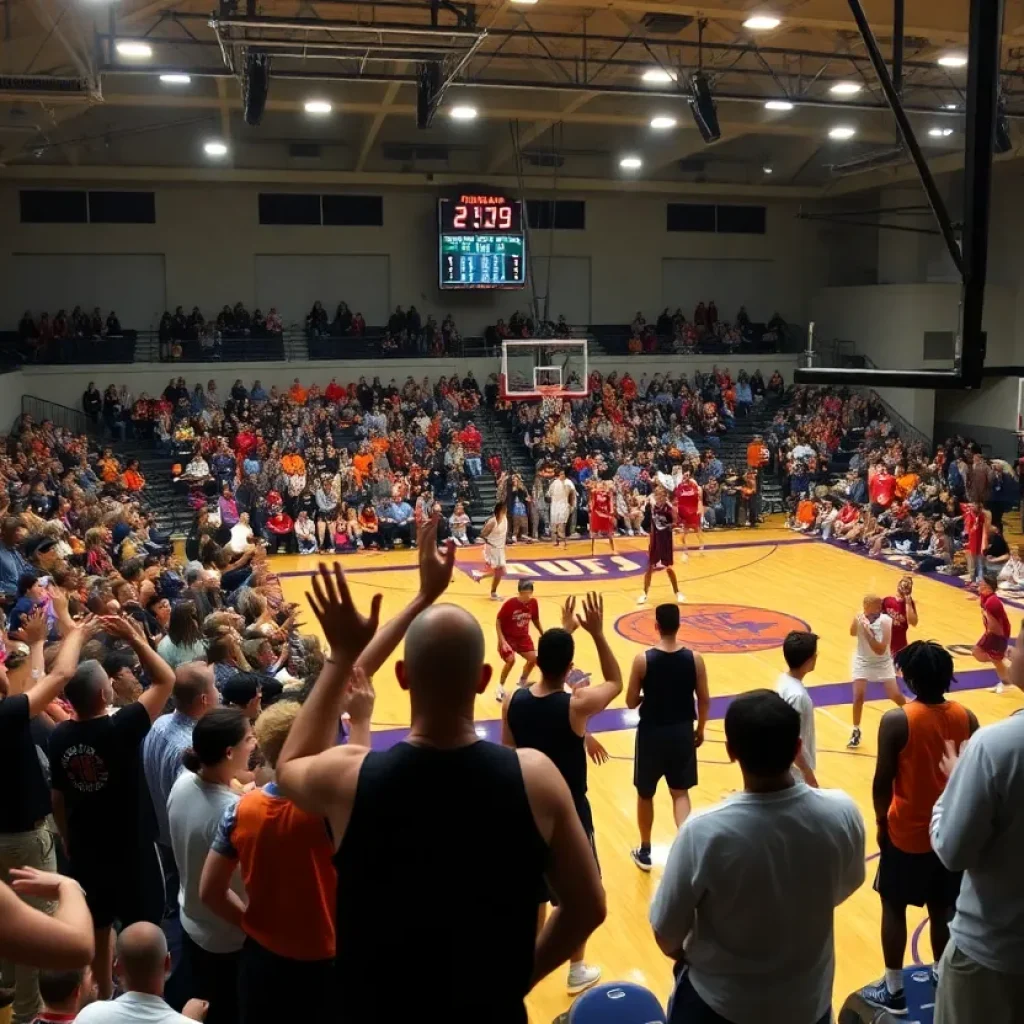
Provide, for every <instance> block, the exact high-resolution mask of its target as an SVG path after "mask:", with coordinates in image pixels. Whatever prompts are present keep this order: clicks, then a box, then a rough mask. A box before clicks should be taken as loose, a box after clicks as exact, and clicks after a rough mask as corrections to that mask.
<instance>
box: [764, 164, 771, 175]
mask: <svg viewBox="0 0 1024 1024" xmlns="http://www.w3.org/2000/svg"><path fill="white" fill-rule="evenodd" d="M761 170H762V171H764V173H765V174H771V173H772V169H771V168H770V167H767V166H766V167H762V168H761Z"/></svg>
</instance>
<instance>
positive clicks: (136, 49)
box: [115, 39, 153, 60]
mask: <svg viewBox="0 0 1024 1024" xmlns="http://www.w3.org/2000/svg"><path fill="white" fill-rule="evenodd" d="M115 49H116V50H117V52H118V53H119V54H121V56H122V57H134V58H136V59H138V60H144V59H145V58H146V57H152V56H153V47H152V46H150V45H149V43H141V42H139V41H138V40H136V39H122V40H121V41H120V42H119V43H118V44H117V46H116V47H115Z"/></svg>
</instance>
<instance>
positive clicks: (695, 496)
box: [672, 468, 704, 562]
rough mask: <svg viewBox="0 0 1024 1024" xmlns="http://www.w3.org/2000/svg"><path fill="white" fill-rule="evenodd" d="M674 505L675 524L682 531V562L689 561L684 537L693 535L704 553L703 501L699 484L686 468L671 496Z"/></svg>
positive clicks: (699, 548)
mask: <svg viewBox="0 0 1024 1024" xmlns="http://www.w3.org/2000/svg"><path fill="white" fill-rule="evenodd" d="M672 497H673V498H674V499H675V503H676V512H677V513H678V518H677V522H678V524H679V526H681V527H682V531H683V561H684V562H686V561H689V558H690V556H689V553H688V552H687V550H686V535H687V534H689V533H695V534H696V535H697V549H698V550H699V551H700V553H701V554H703V553H704V533H703V529H702V526H703V522H704V499H703V495H702V494H701V489H700V484H699V483H697V481H696V480H694V479H693V474H692V473H691V472H690V470H689V469H688V468H684V469H683V475H682V478H681V479H680V481H679V483H678V484H676V489H675V491H674V492H673V494H672Z"/></svg>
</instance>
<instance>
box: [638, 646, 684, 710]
mask: <svg viewBox="0 0 1024 1024" xmlns="http://www.w3.org/2000/svg"><path fill="white" fill-rule="evenodd" d="M646 658H647V672H646V674H645V675H644V680H643V687H642V689H643V696H644V699H643V703H642V704H641V705H640V725H642V726H659V725H684V724H686V723H688V722H693V721H694V720H695V719H696V717H697V713H696V707H695V704H694V695H695V692H696V689H697V666H696V663H695V662H694V660H693V652H692V651H688V650H686V649H685V648H681V649H680V650H678V651H672V652H671V653H669V652H667V651H659V650H656V649H655V648H653V647H652V648H651V649H650V650H649V651H647V654H646Z"/></svg>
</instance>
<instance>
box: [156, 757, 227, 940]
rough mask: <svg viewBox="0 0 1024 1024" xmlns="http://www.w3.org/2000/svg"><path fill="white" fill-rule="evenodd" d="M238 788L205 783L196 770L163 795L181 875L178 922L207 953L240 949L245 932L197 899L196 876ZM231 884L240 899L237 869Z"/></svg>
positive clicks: (184, 772) (198, 874) (182, 775)
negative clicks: (169, 792)
mask: <svg viewBox="0 0 1024 1024" xmlns="http://www.w3.org/2000/svg"><path fill="white" fill-rule="evenodd" d="M238 800H239V797H238V794H237V793H234V792H232V791H231V790H230V789H229V788H228V787H227V786H221V785H217V784H210V783H206V782H203V780H202V779H201V778H199V776H198V775H195V774H194V773H193V772H190V771H187V770H186V771H183V772H182V773H181V775H179V776H178V779H177V781H176V782H175V783H174V786H173V787H172V788H171V795H170V796H169V797H168V798H167V818H168V822H169V824H170V831H171V846H172V848H173V850H174V861H175V863H176V864H177V865H178V873H179V874H180V876H181V888H180V890H179V891H178V903H179V905H180V906H181V926H182V928H184V929H185V931H186V932H188V935H189V938H190V939H192V941H193V942H194V943H195V944H196V945H197V946H199V947H200V948H202V949H205V950H206V952H207V953H234V952H236V951H237V950H239V949H241V948H242V943H243V942H244V941H245V933H244V932H243V931H242V930H241V929H239V928H235V927H234V925H230V924H228V923H227V921H225V920H224V919H223V918H222V917H218V916H217V915H216V914H215V913H214V912H213V911H212V910H210V908H209V907H207V906H206V905H205V904H204V903H203V902H202V900H200V899H199V880H200V879H201V878H202V877H203V865H204V864H205V863H206V855H207V854H208V853H209V852H210V846H211V845H212V844H213V838H214V836H215V835H216V834H217V826H218V825H219V824H220V820H221V818H222V817H223V816H224V812H225V811H226V810H227V809H228V808H229V807H234V805H235V804H236V803H238ZM231 888H232V889H233V890H234V892H236V893H237V894H238V895H239V896H240V897H241V898H242V899H243V900H244V899H245V887H244V886H243V885H242V878H241V875H240V874H239V873H238V871H237V869H236V871H235V873H234V875H233V876H232V878H231Z"/></svg>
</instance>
